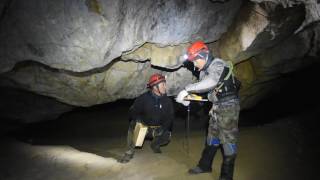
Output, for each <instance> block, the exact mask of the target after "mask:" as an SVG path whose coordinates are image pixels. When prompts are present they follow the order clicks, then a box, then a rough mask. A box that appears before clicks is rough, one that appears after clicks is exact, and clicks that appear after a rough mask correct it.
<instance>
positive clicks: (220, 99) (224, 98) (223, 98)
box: [217, 95, 239, 102]
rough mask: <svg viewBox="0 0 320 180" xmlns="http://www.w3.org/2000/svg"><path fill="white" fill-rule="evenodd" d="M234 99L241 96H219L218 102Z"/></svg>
mask: <svg viewBox="0 0 320 180" xmlns="http://www.w3.org/2000/svg"><path fill="white" fill-rule="evenodd" d="M233 99H239V97H238V96H237V95H230V96H225V97H222V98H218V101H217V102H226V101H230V100H233Z"/></svg>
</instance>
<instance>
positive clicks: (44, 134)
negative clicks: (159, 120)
mask: <svg viewBox="0 0 320 180" xmlns="http://www.w3.org/2000/svg"><path fill="white" fill-rule="evenodd" d="M130 103H131V102H119V103H116V104H109V105H106V106H97V107H94V108H90V109H78V110H76V111H74V112H70V113H67V114H65V115H63V116H62V117H60V118H59V119H58V120H54V121H48V122H44V123H36V124H30V125H27V126H24V127H20V128H18V129H15V130H14V131H11V132H10V133H8V134H7V135H6V136H3V137H2V139H1V150H0V158H1V165H0V179H1V180H2V179H4V180H14V179H25V180H29V179H30V180H31V179H32V180H42V179H52V180H56V179H59V180H70V179H83V180H86V179H88V180H89V179H90V180H92V179H108V180H109V179H112V180H113V179H114V180H117V179H129V180H140V179H146V180H151V179H153V180H162V179H163V180H176V179H177V180H179V179H186V180H193V179H203V180H206V179H208V180H209V179H210V180H212V179H218V175H219V171H220V164H221V154H220V153H218V154H217V156H216V158H215V160H214V164H213V172H212V173H206V174H201V175H193V176H192V175H188V174H187V170H188V168H191V167H193V166H194V165H196V164H197V161H198V159H199V157H200V154H201V150H202V148H203V146H204V140H205V126H206V117H202V118H200V116H198V115H197V113H196V111H197V108H199V107H195V108H196V109H194V111H192V112H191V114H192V117H191V124H190V127H191V131H190V132H191V134H190V137H189V147H188V143H187V142H188V141H187V140H186V138H185V118H186V116H185V113H184V111H185V109H184V108H183V107H180V108H179V111H178V112H177V113H178V114H177V119H176V121H175V123H174V129H173V130H174V131H173V136H172V141H171V143H170V144H169V145H168V146H165V147H162V151H163V152H162V154H154V153H153V152H152V151H151V149H150V147H149V145H150V142H149V141H146V142H145V144H144V146H143V148H142V149H138V150H137V153H136V155H135V157H134V159H133V160H132V161H130V162H129V163H127V164H119V163H118V162H117V161H116V159H118V158H119V157H120V156H121V155H122V153H123V152H124V151H125V146H126V144H125V142H126V140H125V138H126V131H127V127H128V121H127V113H126V112H127V109H128V105H129V104H130ZM319 110H320V108H314V109H312V110H311V111H310V112H303V113H291V115H290V116H285V115H283V116H277V117H274V116H272V115H267V114H266V115H265V116H264V117H261V116H260V117H261V119H260V120H256V121H253V120H252V118H253V119H255V118H257V117H258V116H257V114H256V113H257V112H259V109H256V110H255V111H254V112H255V113H254V112H252V111H251V112H245V111H244V112H242V115H241V119H240V134H241V135H240V143H239V154H238V158H237V161H236V169H235V175H234V177H235V178H234V179H236V180H284V179H291V180H300V179H320V175H318V173H317V172H316V170H317V166H316V165H317V164H316V162H317V160H319V156H318V153H319V152H320V149H319V147H318V146H317V144H318V138H319V133H317V131H316V122H317V118H318V117H320V116H319V115H320V113H319ZM269 118H277V119H273V120H270V119H269ZM253 122H254V123H253ZM305 122H308V123H305ZM13 129H14V128H13Z"/></svg>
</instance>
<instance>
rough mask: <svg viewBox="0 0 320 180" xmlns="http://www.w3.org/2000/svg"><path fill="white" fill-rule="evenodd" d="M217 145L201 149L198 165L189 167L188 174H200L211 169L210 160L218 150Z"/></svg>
mask: <svg viewBox="0 0 320 180" xmlns="http://www.w3.org/2000/svg"><path fill="white" fill-rule="evenodd" d="M218 148H219V146H213V145H212V146H209V145H206V147H205V148H204V149H203V151H202V155H201V158H200V161H199V163H198V165H197V166H196V167H194V168H191V169H189V171H188V173H189V174H200V173H207V172H211V171H212V168H211V166H212V161H213V158H214V156H215V154H216V152H217V150H218Z"/></svg>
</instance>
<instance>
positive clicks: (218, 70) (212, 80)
mask: <svg viewBox="0 0 320 180" xmlns="http://www.w3.org/2000/svg"><path fill="white" fill-rule="evenodd" d="M213 63H214V64H212V66H210V67H209V69H208V70H207V74H205V75H204V77H203V78H202V80H201V81H199V82H197V83H194V84H189V85H187V86H186V87H185V90H186V91H188V92H189V93H205V92H208V91H210V90H212V89H213V88H215V87H216V86H217V84H218V82H219V79H220V76H221V74H222V72H223V69H224V63H223V62H222V61H221V60H219V61H217V62H213Z"/></svg>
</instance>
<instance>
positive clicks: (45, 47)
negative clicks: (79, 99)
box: [0, 0, 241, 72]
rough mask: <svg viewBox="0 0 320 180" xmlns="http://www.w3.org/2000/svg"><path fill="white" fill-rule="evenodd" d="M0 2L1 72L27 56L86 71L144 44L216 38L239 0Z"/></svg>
mask: <svg viewBox="0 0 320 180" xmlns="http://www.w3.org/2000/svg"><path fill="white" fill-rule="evenodd" d="M0 4H1V5H0V7H1V9H0V11H1V13H0V14H1V21H0V37H1V50H0V57H1V61H0V72H6V71H9V70H10V69H11V68H12V67H13V66H14V65H15V64H16V63H17V62H21V61H25V60H33V61H37V62H40V63H42V64H45V65H48V66H50V67H52V68H57V69H64V70H70V71H74V72H83V71H88V70H91V69H94V68H100V67H102V66H105V65H107V64H109V63H110V62H111V61H112V60H113V59H115V58H117V57H120V56H121V55H122V54H123V53H124V54H126V53H127V52H129V51H131V50H134V49H136V48H138V47H140V46H142V45H143V44H144V43H146V42H150V43H154V44H157V45H159V46H168V45H179V44H181V43H187V42H190V41H194V40H195V39H199V38H201V39H205V40H206V41H207V42H211V41H215V40H218V39H219V37H220V36H221V34H222V33H224V32H225V31H226V30H227V28H228V26H229V25H230V24H231V23H232V20H233V19H234V16H235V15H236V13H237V12H238V9H239V8H240V5H241V1H239V0H230V1H227V2H225V3H214V1H213V2H210V1H207V0H204V1H195V0H170V1H163V0H156V1H145V0H130V1H122V0H114V1H102V0H83V1H77V0H55V1H45V2H44V1H42V0H30V1H24V0H18V1H1V2H0ZM158 64H159V63H158ZM161 64H163V63H160V65H161Z"/></svg>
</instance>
